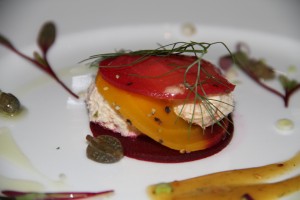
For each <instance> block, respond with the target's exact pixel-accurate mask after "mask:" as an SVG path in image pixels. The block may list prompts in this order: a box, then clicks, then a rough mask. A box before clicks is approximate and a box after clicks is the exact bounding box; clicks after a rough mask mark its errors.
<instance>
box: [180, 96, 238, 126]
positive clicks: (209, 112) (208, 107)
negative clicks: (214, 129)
mask: <svg viewBox="0 0 300 200" xmlns="http://www.w3.org/2000/svg"><path fill="white" fill-rule="evenodd" d="M233 103H234V102H233V95H232V94H231V93H229V94H223V95H215V96H209V97H206V98H205V100H203V101H202V102H200V103H197V104H194V103H193V102H192V103H186V104H179V105H176V106H174V112H175V113H176V115H178V116H179V117H181V118H183V119H184V120H186V121H188V122H192V123H193V124H197V125H199V126H201V127H202V128H205V127H208V126H210V125H212V124H214V123H216V122H217V121H219V120H221V119H223V118H224V117H226V116H227V115H228V114H229V113H231V112H232V111H233V108H234V107H233Z"/></svg>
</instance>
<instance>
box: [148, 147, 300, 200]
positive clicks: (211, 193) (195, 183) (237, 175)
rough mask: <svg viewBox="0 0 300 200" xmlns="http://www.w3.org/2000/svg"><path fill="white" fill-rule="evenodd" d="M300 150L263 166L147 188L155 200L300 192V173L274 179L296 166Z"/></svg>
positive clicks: (241, 198)
mask: <svg viewBox="0 0 300 200" xmlns="http://www.w3.org/2000/svg"><path fill="white" fill-rule="evenodd" d="M299 164H300V152H298V153H297V154H296V155H295V156H294V157H293V158H291V159H289V160H287V161H285V162H281V163H276V164H270V165H265V166H261V167H254V168H247V169H238V170H230V171H224V172H218V173H213V174H208V175H204V176H199V177H195V178H191V179H186V180H181V181H173V182H170V183H160V184H155V185H151V186H149V187H148V194H149V196H150V198H151V199H153V200H169V199H172V200H175V199H180V200H184V199H189V200H192V199H209V200H229V199H231V200H235V199H237V200H252V199H255V200H258V199H259V200H260V199H262V200H274V199H280V198H282V197H285V196H287V195H290V194H292V193H294V192H297V191H300V174H298V175H296V176H294V177H291V178H288V179H285V180H281V181H278V182H271V180H272V179H274V178H276V177H280V176H283V175H285V174H287V173H289V172H291V171H293V170H295V169H297V168H299Z"/></svg>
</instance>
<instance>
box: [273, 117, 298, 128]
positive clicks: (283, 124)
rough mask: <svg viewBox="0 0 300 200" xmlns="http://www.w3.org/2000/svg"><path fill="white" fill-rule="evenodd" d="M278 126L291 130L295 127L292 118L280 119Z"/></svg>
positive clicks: (277, 122)
mask: <svg viewBox="0 0 300 200" xmlns="http://www.w3.org/2000/svg"><path fill="white" fill-rule="evenodd" d="M275 126H276V128H277V129H278V130H280V131H290V130H293V129H294V122H293V121H292V120H290V119H285V118H283V119H279V120H277V121H276V124H275Z"/></svg>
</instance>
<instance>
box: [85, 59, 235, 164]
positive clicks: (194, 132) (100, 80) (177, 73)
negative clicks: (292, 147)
mask: <svg viewBox="0 0 300 200" xmlns="http://www.w3.org/2000/svg"><path fill="white" fill-rule="evenodd" d="M234 88H235V86H234V85H233V84H231V83H230V82H228V81H227V80H226V79H225V78H224V77H223V76H222V75H221V72H220V70H219V69H218V68H216V67H215V66H214V65H213V64H211V63H210V62H208V61H206V60H204V59H202V58H199V57H197V56H190V55H182V54H170V55H150V56H144V55H132V54H130V53H129V54H127V53H124V54H122V55H118V56H113V57H107V58H105V59H102V60H101V61H99V70H98V73H97V75H96V79H95V82H93V83H92V84H91V85H90V87H89V89H88V92H87V98H86V104H87V109H88V113H89V119H90V127H91V130H92V132H93V135H94V136H95V137H96V136H98V135H103V134H105V135H107V134H108V135H111V136H114V137H117V138H118V139H119V140H120V141H121V143H122V145H123V146H124V155H125V156H128V157H132V158H136V159H140V160H147V161H154V162H185V161H191V160H197V159H200V158H204V157H207V156H209V155H212V154H215V153H217V152H219V151H220V150H221V149H223V148H224V147H225V146H226V145H227V144H228V143H229V142H230V140H231V137H232V134H233V122H232V120H231V117H230V115H231V114H230V113H232V111H233V109H234V100H233V95H232V91H233V90H234Z"/></svg>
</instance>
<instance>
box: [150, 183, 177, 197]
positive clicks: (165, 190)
mask: <svg viewBox="0 0 300 200" xmlns="http://www.w3.org/2000/svg"><path fill="white" fill-rule="evenodd" d="M172 191H173V188H172V186H171V185H170V184H169V183H160V184H157V185H156V186H155V189H154V193H155V194H156V195H161V194H170V193H172Z"/></svg>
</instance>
